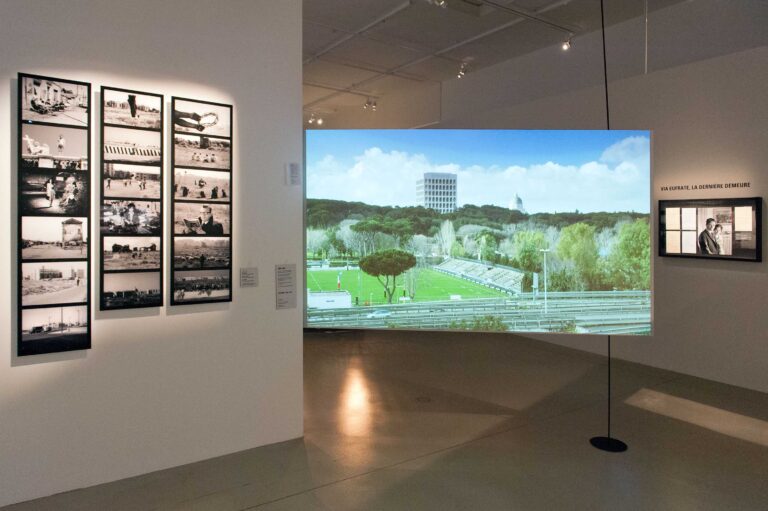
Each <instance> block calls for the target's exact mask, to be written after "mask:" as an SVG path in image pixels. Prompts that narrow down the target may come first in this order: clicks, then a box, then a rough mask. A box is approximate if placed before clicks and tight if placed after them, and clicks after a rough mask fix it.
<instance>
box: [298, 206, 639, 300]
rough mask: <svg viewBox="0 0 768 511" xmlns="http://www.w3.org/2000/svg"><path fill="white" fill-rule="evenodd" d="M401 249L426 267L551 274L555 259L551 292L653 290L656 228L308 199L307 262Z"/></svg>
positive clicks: (489, 209) (625, 221)
mask: <svg viewBox="0 0 768 511" xmlns="http://www.w3.org/2000/svg"><path fill="white" fill-rule="evenodd" d="M392 249H401V250H405V251H407V252H409V253H411V254H413V255H414V256H415V257H416V259H417V261H418V263H417V267H418V265H428V264H430V263H432V264H434V263H435V262H439V261H440V260H442V259H443V258H445V257H464V258H472V259H476V260H482V261H486V262H490V263H494V264H502V265H506V266H510V267H513V268H516V269H519V270H522V271H524V272H525V273H526V275H525V278H524V281H523V289H524V290H530V288H531V285H532V282H533V274H534V273H539V272H542V271H543V264H544V255H543V253H542V252H541V250H542V249H549V250H550V251H549V252H548V254H547V270H548V287H549V290H551V291H596V290H612V289H620V290H621V289H643V290H647V289H650V226H649V217H648V215H647V214H639V213H633V212H626V213H622V212H618V213H605V212H600V213H579V212H571V213H566V212H563V213H537V214H532V215H528V214H525V213H521V212H520V211H517V210H509V209H506V208H501V207H498V206H471V205H467V206H463V207H461V208H459V209H458V210H457V211H455V212H453V213H446V214H440V213H438V212H437V211H435V210H432V209H426V208H423V207H403V208H398V207H384V206H371V205H367V204H363V203H359V202H343V201H333V200H323V199H307V256H308V258H310V259H312V258H318V259H345V260H352V261H356V260H359V259H360V258H363V257H365V256H367V255H370V254H374V253H376V252H380V251H384V250H392Z"/></svg>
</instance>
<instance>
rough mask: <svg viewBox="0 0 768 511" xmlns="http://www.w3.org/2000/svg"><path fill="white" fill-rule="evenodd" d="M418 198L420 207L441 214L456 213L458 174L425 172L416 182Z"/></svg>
mask: <svg viewBox="0 0 768 511" xmlns="http://www.w3.org/2000/svg"><path fill="white" fill-rule="evenodd" d="M416 198H417V200H418V204H419V206H424V207H425V208H431V209H434V210H436V211H439V212H440V213H450V212H452V211H456V174H448V173H446V172H425V173H424V177H423V178H422V179H419V180H418V181H417V182H416Z"/></svg>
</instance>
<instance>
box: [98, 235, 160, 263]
mask: <svg viewBox="0 0 768 511" xmlns="http://www.w3.org/2000/svg"><path fill="white" fill-rule="evenodd" d="M102 240H103V241H102V252H103V254H102V255H103V257H102V261H103V262H102V269H103V270H104V271H117V270H157V269H159V268H160V260H161V259H162V253H161V245H160V238H159V237H155V236H133V237H130V236H105V237H104V238H102Z"/></svg>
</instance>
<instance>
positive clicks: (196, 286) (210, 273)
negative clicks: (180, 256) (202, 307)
mask: <svg viewBox="0 0 768 511" xmlns="http://www.w3.org/2000/svg"><path fill="white" fill-rule="evenodd" d="M173 297H174V300H175V301H176V302H178V303H190V302H211V301H217V300H221V301H226V300H229V298H230V282H229V270H199V271H177V272H175V273H174V275H173Z"/></svg>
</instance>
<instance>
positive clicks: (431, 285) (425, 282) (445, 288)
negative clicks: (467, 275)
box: [307, 268, 507, 305]
mask: <svg viewBox="0 0 768 511" xmlns="http://www.w3.org/2000/svg"><path fill="white" fill-rule="evenodd" d="M339 273H341V289H342V290H344V291H349V293H350V294H351V295H352V303H353V304H354V303H355V297H356V296H359V297H360V305H364V304H365V302H366V301H368V300H370V299H371V298H372V299H373V300H372V304H373V305H377V304H378V305H381V304H385V303H387V301H386V298H385V297H384V287H383V286H382V285H381V284H379V282H378V280H376V277H372V276H370V275H368V274H366V273H364V272H362V271H359V270H310V271H307V288H308V289H309V290H310V291H336V290H337V280H336V279H337V276H338V275H339ZM358 275H359V278H360V280H359V282H358ZM404 284H405V276H404V275H399V276H398V277H397V290H396V291H395V294H394V296H393V297H392V303H397V302H398V300H399V298H400V297H402V296H403V289H405V287H404ZM451 295H460V296H461V298H462V299H464V300H466V299H470V298H500V297H505V296H507V295H506V294H504V293H501V292H499V291H496V290H495V289H491V288H487V287H485V286H481V285H479V284H475V283H473V282H469V281H468V280H463V279H460V278H457V277H452V276H450V275H445V274H442V273H439V272H436V271H434V270H432V269H429V268H421V269H419V276H418V278H417V281H416V295H415V296H414V299H413V301H414V302H435V301H441V300H450V298H451Z"/></svg>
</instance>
